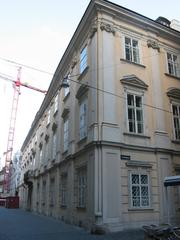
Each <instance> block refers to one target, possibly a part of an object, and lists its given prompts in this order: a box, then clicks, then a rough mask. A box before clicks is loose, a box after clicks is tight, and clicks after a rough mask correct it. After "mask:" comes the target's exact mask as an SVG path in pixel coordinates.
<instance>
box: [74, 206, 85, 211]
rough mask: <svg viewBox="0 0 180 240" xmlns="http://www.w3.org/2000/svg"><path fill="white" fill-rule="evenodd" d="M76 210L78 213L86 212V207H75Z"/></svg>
mask: <svg viewBox="0 0 180 240" xmlns="http://www.w3.org/2000/svg"><path fill="white" fill-rule="evenodd" d="M76 209H77V210H79V211H86V207H76Z"/></svg>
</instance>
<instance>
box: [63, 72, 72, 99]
mask: <svg viewBox="0 0 180 240" xmlns="http://www.w3.org/2000/svg"><path fill="white" fill-rule="evenodd" d="M70 78H71V74H70V73H68V75H67V78H66V80H67V84H68V85H69V79H70ZM68 93H69V87H65V88H64V97H66V96H67V95H68Z"/></svg>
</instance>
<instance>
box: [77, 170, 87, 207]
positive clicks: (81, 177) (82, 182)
mask: <svg viewBox="0 0 180 240" xmlns="http://www.w3.org/2000/svg"><path fill="white" fill-rule="evenodd" d="M86 194H87V170H86V168H85V167H84V168H80V169H78V207H82V208H84V207H86Z"/></svg>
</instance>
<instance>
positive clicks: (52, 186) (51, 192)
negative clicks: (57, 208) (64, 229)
mask: <svg viewBox="0 0 180 240" xmlns="http://www.w3.org/2000/svg"><path fill="white" fill-rule="evenodd" d="M49 186H50V187H49V206H50V207H54V205H55V202H56V196H55V195H56V191H55V189H56V181H55V178H54V177H53V178H50V183H49Z"/></svg>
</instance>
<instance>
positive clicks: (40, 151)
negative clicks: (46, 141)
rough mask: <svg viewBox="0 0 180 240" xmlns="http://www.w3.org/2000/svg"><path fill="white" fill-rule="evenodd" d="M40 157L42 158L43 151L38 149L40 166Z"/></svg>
mask: <svg viewBox="0 0 180 240" xmlns="http://www.w3.org/2000/svg"><path fill="white" fill-rule="evenodd" d="M42 156H43V151H42V147H41V148H40V149H39V163H40V164H39V165H40V166H41V164H42Z"/></svg>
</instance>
